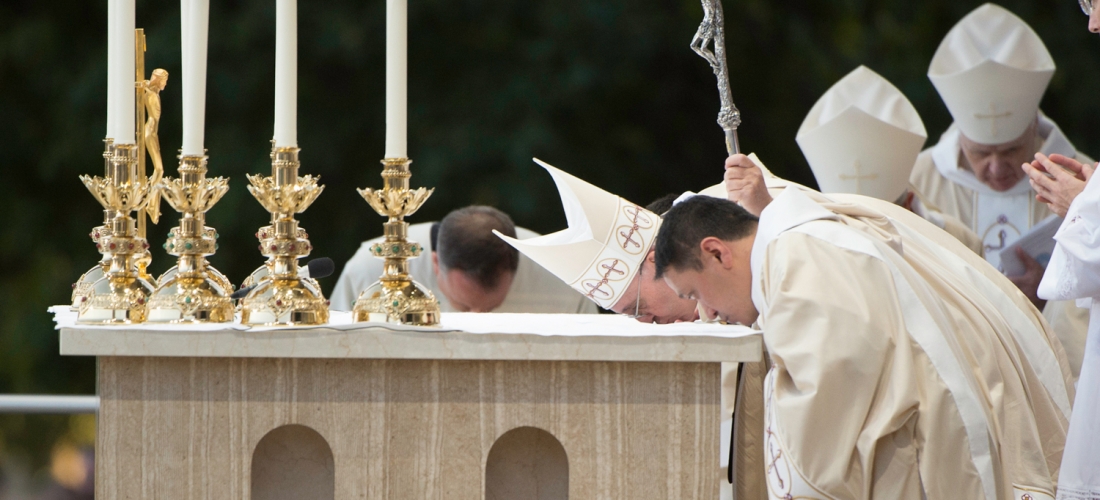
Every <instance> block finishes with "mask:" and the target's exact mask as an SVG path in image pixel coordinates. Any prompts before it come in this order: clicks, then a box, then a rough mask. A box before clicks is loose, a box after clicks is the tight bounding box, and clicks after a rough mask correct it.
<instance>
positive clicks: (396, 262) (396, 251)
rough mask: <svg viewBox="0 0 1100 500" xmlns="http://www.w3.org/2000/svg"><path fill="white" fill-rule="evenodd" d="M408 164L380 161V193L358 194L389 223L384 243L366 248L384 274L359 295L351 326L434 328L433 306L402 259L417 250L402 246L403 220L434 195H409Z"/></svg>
mask: <svg viewBox="0 0 1100 500" xmlns="http://www.w3.org/2000/svg"><path fill="white" fill-rule="evenodd" d="M410 163H412V160H410V159H408V158H386V159H384V160H382V165H384V168H383V169H382V185H383V188H382V190H380V191H376V190H373V189H371V188H365V189H360V190H359V194H360V195H361V196H362V197H363V199H364V200H366V201H367V203H369V204H370V206H371V207H372V208H374V210H375V211H376V212H378V214H379V215H381V216H383V217H389V220H388V221H387V222H386V223H385V224H383V227H384V230H385V237H386V239H385V241H383V242H382V243H378V244H376V245H374V246H373V247H371V254H373V255H374V256H375V257H378V258H380V259H385V260H386V265H385V267H384V269H385V271H384V272H383V274H382V277H381V278H379V280H378V281H376V282H374V283H373V284H372V285H371V286H369V287H367V289H366V290H363V292H362V293H360V294H359V298H358V300H356V301H355V307H354V308H353V309H352V313H353V315H354V317H355V321H378V322H385V323H401V324H405V325H416V326H436V325H438V324H439V301H438V300H436V298H435V296H434V295H432V293H431V292H429V291H428V290H427V289H426V288H424V287H423V286H421V285H420V284H419V283H416V282H415V281H413V279H412V277H410V276H409V262H408V259H412V258H416V257H418V256H419V255H420V252H421V251H422V250H423V247H421V246H420V245H419V244H418V243H416V242H415V241H408V229H409V224H408V223H407V222H405V221H404V218H405V216H407V215H412V214H414V213H415V212H416V211H417V210H419V209H420V206H421V205H423V204H424V202H425V201H427V200H428V197H429V196H431V195H432V191H434V190H433V189H425V188H418V189H415V190H412V189H409V177H411V176H412V173H411V172H409V164H410Z"/></svg>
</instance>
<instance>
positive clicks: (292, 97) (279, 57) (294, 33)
mask: <svg viewBox="0 0 1100 500" xmlns="http://www.w3.org/2000/svg"><path fill="white" fill-rule="evenodd" d="M275 146H276V147H297V146H298V0H277V1H276V3H275Z"/></svg>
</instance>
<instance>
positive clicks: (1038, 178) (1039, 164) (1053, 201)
mask: <svg viewBox="0 0 1100 500" xmlns="http://www.w3.org/2000/svg"><path fill="white" fill-rule="evenodd" d="M1023 169H1024V172H1026V173H1027V175H1028V177H1029V178H1030V181H1031V188H1032V189H1034V190H1035V193H1036V195H1035V199H1036V200H1039V202H1041V203H1046V204H1047V206H1048V207H1050V210H1051V211H1052V212H1054V213H1056V214H1058V216H1059V217H1065V216H1066V212H1068V211H1069V205H1070V204H1071V203H1073V199H1074V198H1076V197H1077V195H1079V194H1081V191H1083V190H1084V189H1085V183H1087V182H1088V180H1089V178H1091V177H1092V173H1093V172H1094V171H1095V170H1096V168H1095V167H1092V166H1089V165H1084V164H1082V163H1081V162H1079V161H1077V160H1074V159H1073V158H1069V157H1067V156H1063V155H1060V154H1053V155H1050V157H1049V158H1048V157H1046V156H1045V155H1043V154H1042V153H1035V160H1034V161H1032V162H1031V163H1030V164H1029V163H1025V164H1023Z"/></svg>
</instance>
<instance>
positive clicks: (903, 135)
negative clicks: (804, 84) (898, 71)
mask: <svg viewBox="0 0 1100 500" xmlns="http://www.w3.org/2000/svg"><path fill="white" fill-rule="evenodd" d="M927 136H928V134H927V133H926V132H925V131H924V124H923V123H922V122H921V120H920V115H918V114H917V110H916V109H915V108H913V105H912V104H911V103H910V102H909V100H908V99H906V98H905V95H904V94H902V93H901V91H900V90H898V89H897V87H894V86H893V85H892V84H891V83H890V82H889V81H887V80H886V79H885V78H883V77H881V76H879V74H878V73H875V72H874V71H871V70H870V69H867V68H866V67H864V66H860V67H858V68H856V69H855V70H854V71H852V72H851V73H848V75H847V76H845V77H844V78H841V79H840V81H838V82H836V84H834V85H833V86H832V87H831V88H830V89H829V90H828V92H825V95H823V96H821V98H820V99H818V100H817V103H815V104H814V107H813V108H811V109H810V113H809V114H808V115H806V119H805V120H803V121H802V127H801V128H799V129H798V135H797V136H795V140H796V141H798V146H799V147H800V148H802V154H804V155H805V156H806V160H807V161H808V162H809V163H810V168H811V169H812V170H813V171H814V177H815V178H817V184H818V186H819V187H820V188H821V192H823V193H855V194H861V195H864V196H871V197H875V198H878V199H880V200H886V201H890V202H892V201H894V200H896V199H897V198H898V196H901V194H902V193H903V192H905V189H906V188H907V187H908V186H909V173H910V172H911V171H912V170H913V165H914V163H915V162H916V161H917V155H918V154H919V153H920V149H921V146H923V145H924V140H925V138H927Z"/></svg>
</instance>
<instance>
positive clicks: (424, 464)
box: [52, 307, 761, 499]
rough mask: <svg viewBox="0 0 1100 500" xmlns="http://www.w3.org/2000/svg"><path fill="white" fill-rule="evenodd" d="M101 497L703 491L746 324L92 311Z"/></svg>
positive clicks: (76, 349)
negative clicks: (725, 371)
mask: <svg viewBox="0 0 1100 500" xmlns="http://www.w3.org/2000/svg"><path fill="white" fill-rule="evenodd" d="M52 311H53V312H54V313H55V319H56V321H57V328H58V330H59V331H60V340H61V354H63V355H72V356H96V357H97V359H98V371H97V377H98V378H97V392H98V395H99V397H100V399H101V409H100V414H99V419H98V430H97V439H96V495H97V496H100V497H101V498H118V499H127V498H182V497H188V498H234V499H238V498H253V499H275V498H326V499H328V498H340V499H347V498H372V499H382V498H387V499H389V498H395V499H396V498H416V499H422V498H447V499H452V498H468V499H480V498H488V499H497V498H500V499H505V498H508V499H512V498H538V499H559V498H622V499H628V498H630V499H633V498H699V499H703V498H706V499H711V498H717V496H718V489H719V482H720V481H722V480H723V478H722V474H721V473H720V469H719V461H720V460H719V459H720V457H719V455H720V453H719V449H720V445H721V442H720V441H721V439H720V436H721V430H720V422H721V421H722V420H723V415H721V414H720V406H719V400H720V394H719V392H720V387H719V386H720V380H719V378H720V372H719V370H720V369H719V364H720V362H723V361H725V362H728V361H755V360H759V359H760V356H761V338H760V335H758V334H756V332H753V331H751V330H748V329H745V328H740V327H732V326H720V325H708V324H696V323H686V324H675V325H646V324H641V323H638V322H637V321H634V320H632V319H629V318H625V317H619V316H611V315H533V314H466V313H450V314H447V315H445V316H444V317H443V321H442V325H441V326H440V327H438V328H423V327H408V326H402V325H392V324H377V323H353V322H352V321H351V317H350V314H348V313H340V312H335V311H334V312H333V313H332V318H331V319H330V322H329V323H328V324H325V325H321V326H319V327H311V328H292V329H288V328H260V327H247V326H244V325H241V324H239V323H221V324H201V325H192V326H179V325H152V324H144V325H140V324H139V325H132V326H113V327H106V326H86V325H78V324H76V323H75V319H76V313H73V312H70V311H68V309H67V308H64V307H57V308H54V309H52Z"/></svg>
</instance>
